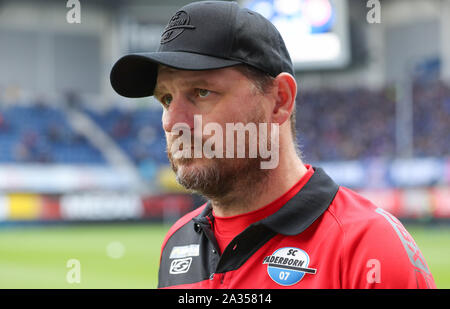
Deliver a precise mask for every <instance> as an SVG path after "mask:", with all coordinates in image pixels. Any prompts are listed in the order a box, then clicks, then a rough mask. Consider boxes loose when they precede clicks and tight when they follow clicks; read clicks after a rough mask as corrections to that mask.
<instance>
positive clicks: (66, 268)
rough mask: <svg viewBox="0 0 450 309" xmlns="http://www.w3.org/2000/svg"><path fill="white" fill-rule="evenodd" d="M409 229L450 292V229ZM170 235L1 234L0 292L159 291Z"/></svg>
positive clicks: (109, 231)
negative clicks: (163, 250) (161, 261)
mask: <svg viewBox="0 0 450 309" xmlns="http://www.w3.org/2000/svg"><path fill="white" fill-rule="evenodd" d="M407 229H408V230H409V232H410V233H411V234H412V235H413V237H414V238H415V240H416V242H417V244H418V246H419V248H420V249H421V251H422V253H423V255H424V256H425V259H426V260H427V262H428V265H429V266H430V268H431V271H432V272H433V276H434V278H435V281H436V284H437V286H438V288H450V226H440V227H433V228H425V227H422V226H407ZM167 230H168V226H164V225H158V224H137V225H136V224H135V225H131V224H116V225H80V226H53V227H20V228H19V227H13V228H1V229H0V288H63V289H64V288H69V289H71V288H155V287H156V285H157V276H158V264H159V254H160V248H161V242H162V240H163V238H164V235H165V233H166V232H167ZM70 261H75V262H76V263H75V264H71V263H70ZM68 262H69V263H68ZM77 281H79V283H78V282H77Z"/></svg>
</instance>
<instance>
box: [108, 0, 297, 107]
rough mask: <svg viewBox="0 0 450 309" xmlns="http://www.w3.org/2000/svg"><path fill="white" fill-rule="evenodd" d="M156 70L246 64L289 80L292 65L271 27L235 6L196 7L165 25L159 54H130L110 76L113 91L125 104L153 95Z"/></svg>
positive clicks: (201, 4) (208, 4)
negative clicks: (121, 97) (123, 98)
mask: <svg viewBox="0 0 450 309" xmlns="http://www.w3.org/2000/svg"><path fill="white" fill-rule="evenodd" d="M158 64H162V65H165V66H168V67H172V68H175V69H181V70H212V69H220V68H225V67H230V66H234V65H238V64H247V65H250V66H252V67H254V68H257V69H259V70H261V71H263V72H265V73H267V74H269V75H271V76H273V77H275V76H277V75H278V74H280V73H281V72H288V73H290V74H292V75H294V70H293V66H292V61H291V58H290V56H289V53H288V51H287V49H286V46H285V44H284V41H283V39H282V37H281V35H280V33H279V32H278V30H277V29H276V28H275V26H274V25H273V24H272V23H271V22H270V21H268V20H267V19H266V18H264V17H263V16H261V15H260V14H258V13H256V12H253V11H251V10H248V9H245V8H240V7H239V6H238V4H237V3H236V2H228V1H200V2H193V3H190V4H188V5H186V6H184V7H182V8H181V9H180V10H179V11H178V12H176V13H175V15H173V16H172V18H171V19H170V20H169V23H168V24H167V26H166V28H165V29H164V32H163V33H162V35H161V41H160V46H159V49H158V51H156V52H148V53H136V54H129V55H126V56H124V57H122V58H120V59H119V60H118V61H117V62H116V63H115V64H114V66H113V68H112V70H111V75H110V80H111V85H112V87H113V88H114V90H115V91H116V92H117V93H118V94H120V95H122V96H124V97H129V98H140V97H147V96H151V95H153V91H154V89H155V84H156V77H157V73H158Z"/></svg>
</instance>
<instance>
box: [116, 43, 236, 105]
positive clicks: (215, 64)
mask: <svg viewBox="0 0 450 309" xmlns="http://www.w3.org/2000/svg"><path fill="white" fill-rule="evenodd" d="M240 63H241V62H240V61H236V60H229V59H222V58H217V57H211V56H207V55H201V54H193V53H189V52H154V53H140V54H131V55H127V56H124V57H122V58H120V59H119V60H118V61H117V62H116V63H115V64H114V66H113V68H112V69H111V74H110V81H111V85H112V87H113V89H114V90H115V91H116V92H117V93H118V94H120V95H122V96H124V97H128V98H142V97H148V96H152V95H153V91H154V89H155V84H156V78H157V73H158V64H163V65H165V66H168V67H172V68H175V69H180V70H192V71H198V70H213V69H220V68H226V67H230V66H233V65H237V64H240Z"/></svg>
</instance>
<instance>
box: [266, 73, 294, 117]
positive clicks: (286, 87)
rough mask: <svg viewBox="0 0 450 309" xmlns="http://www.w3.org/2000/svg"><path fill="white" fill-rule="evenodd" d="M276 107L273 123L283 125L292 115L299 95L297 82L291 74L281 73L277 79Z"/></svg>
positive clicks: (273, 111)
mask: <svg viewBox="0 0 450 309" xmlns="http://www.w3.org/2000/svg"><path fill="white" fill-rule="evenodd" d="M275 85H276V87H275V89H274V90H275V91H276V93H274V95H275V98H276V100H275V105H274V107H273V110H272V121H273V122H276V123H278V124H280V125H281V124H283V123H284V122H286V120H288V119H289V118H290V116H291V114H292V111H293V109H294V106H295V97H296V95H297V82H296V81H295V78H294V77H293V76H292V75H291V74H289V73H280V74H279V75H278V76H277V77H275Z"/></svg>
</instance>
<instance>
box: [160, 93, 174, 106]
mask: <svg viewBox="0 0 450 309" xmlns="http://www.w3.org/2000/svg"><path fill="white" fill-rule="evenodd" d="M172 100H173V98H172V96H171V95H170V94H166V95H164V96H163V97H162V98H161V103H162V104H164V105H165V106H169V105H170V103H172Z"/></svg>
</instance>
